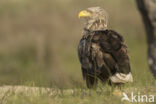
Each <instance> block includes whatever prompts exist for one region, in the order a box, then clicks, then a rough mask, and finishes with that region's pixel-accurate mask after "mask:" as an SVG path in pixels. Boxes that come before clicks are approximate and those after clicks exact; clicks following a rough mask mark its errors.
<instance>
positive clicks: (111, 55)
mask: <svg viewBox="0 0 156 104" xmlns="http://www.w3.org/2000/svg"><path fill="white" fill-rule="evenodd" d="M78 56H79V60H80V63H81V69H82V74H83V78H84V79H86V82H87V86H88V87H92V86H93V85H95V84H96V83H97V78H99V79H101V80H102V81H104V82H105V81H107V80H111V81H112V82H113V83H126V82H130V81H132V76H131V73H130V62H129V56H128V51H127V46H126V45H125V43H124V41H123V38H122V36H121V35H119V34H118V33H116V32H115V31H112V30H105V31H94V32H86V34H85V35H84V36H83V37H82V39H81V40H80V43H79V46H78Z"/></svg>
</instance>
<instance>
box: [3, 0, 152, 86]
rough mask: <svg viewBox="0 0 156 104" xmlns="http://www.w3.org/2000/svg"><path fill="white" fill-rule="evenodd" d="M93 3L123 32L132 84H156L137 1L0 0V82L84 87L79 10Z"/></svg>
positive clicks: (116, 29)
mask: <svg viewBox="0 0 156 104" xmlns="http://www.w3.org/2000/svg"><path fill="white" fill-rule="evenodd" d="M92 6H100V7H102V8H104V9H105V10H106V11H107V12H108V14H109V28H110V29H113V30H115V31H117V32H118V33H120V34H122V35H123V37H124V39H125V41H126V44H127V46H128V47H129V53H130V59H131V68H132V73H133V76H134V83H133V85H134V86H135V85H141V86H142V85H150V84H153V83H154V79H153V77H152V75H151V73H150V71H149V69H148V65H147V63H146V51H147V45H146V37H145V30H144V27H143V23H142V21H141V16H140V14H139V12H138V10H137V7H136V4H135V0H0V85H35V86H45V87H54V86H56V87H59V88H75V87H82V86H85V83H84V82H83V80H82V75H81V69H80V63H79V60H78V57H77V45H78V43H79V40H80V38H81V37H82V34H81V33H82V29H83V20H79V19H78V17H77V15H78V12H79V11H80V10H83V9H86V8H88V7H92Z"/></svg>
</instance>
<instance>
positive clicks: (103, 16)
mask: <svg viewBox="0 0 156 104" xmlns="http://www.w3.org/2000/svg"><path fill="white" fill-rule="evenodd" d="M78 16H79V18H84V19H85V29H88V30H90V31H95V30H106V29H107V24H108V15H107V12H106V11H105V10H104V9H102V8H100V7H91V8H87V9H86V10H82V11H80V12H79V14H78Z"/></svg>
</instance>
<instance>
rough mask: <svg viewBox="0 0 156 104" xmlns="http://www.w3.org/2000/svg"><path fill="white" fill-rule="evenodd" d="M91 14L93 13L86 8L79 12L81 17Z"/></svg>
mask: <svg viewBox="0 0 156 104" xmlns="http://www.w3.org/2000/svg"><path fill="white" fill-rule="evenodd" d="M90 16H91V13H90V12H88V11H86V10H83V11H80V12H79V14H78V17H79V18H81V17H90Z"/></svg>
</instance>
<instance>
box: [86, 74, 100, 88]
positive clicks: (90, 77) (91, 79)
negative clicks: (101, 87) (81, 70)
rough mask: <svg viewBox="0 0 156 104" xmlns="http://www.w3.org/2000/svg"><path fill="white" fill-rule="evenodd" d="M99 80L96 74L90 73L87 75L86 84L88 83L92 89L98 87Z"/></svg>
mask: <svg viewBox="0 0 156 104" xmlns="http://www.w3.org/2000/svg"><path fill="white" fill-rule="evenodd" d="M97 82H98V79H97V77H96V76H94V75H90V74H88V75H87V76H86V84H87V87H88V88H90V89H96V87H97Z"/></svg>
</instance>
